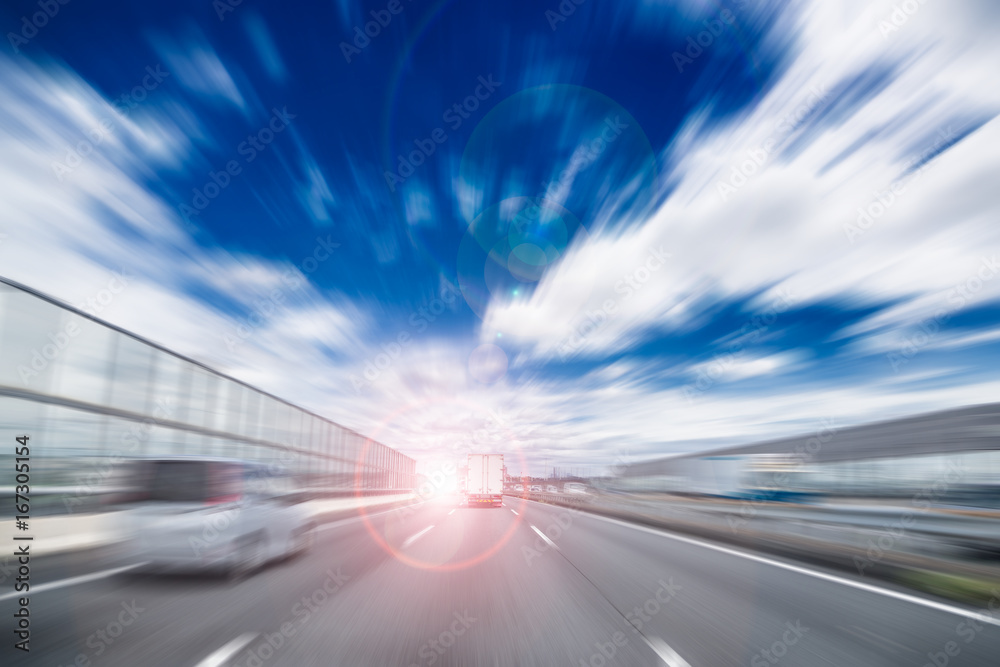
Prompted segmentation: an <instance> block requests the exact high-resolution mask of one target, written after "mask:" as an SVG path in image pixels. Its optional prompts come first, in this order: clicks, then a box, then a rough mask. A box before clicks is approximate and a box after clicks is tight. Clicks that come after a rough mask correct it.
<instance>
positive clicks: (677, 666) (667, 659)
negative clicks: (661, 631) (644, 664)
mask: <svg viewBox="0 0 1000 667" xmlns="http://www.w3.org/2000/svg"><path fill="white" fill-rule="evenodd" d="M639 636H640V637H642V640H643V641H644V642H646V645H647V646H649V648H651V649H653V653H655V654H656V655H657V656H659V658H660V660H662V661H663V662H664V663H666V665H667V667H691V664H690V663H688V661H687V660H685V659H684V658H682V657H681V656H680V654H678V653H677V651H675V650H674V649H672V648H671V647H670V645H669V644H667V642H665V641H663V640H662V639H660V638H659V637H646V636H645V635H643V634H642V633H639Z"/></svg>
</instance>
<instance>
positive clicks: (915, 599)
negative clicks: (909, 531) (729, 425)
mask: <svg viewBox="0 0 1000 667" xmlns="http://www.w3.org/2000/svg"><path fill="white" fill-rule="evenodd" d="M531 502H536V501H534V500H532V501H531ZM538 504H539V505H546V503H538ZM549 507H557V506H555V505H549ZM580 513H581V514H586V515H587V516H590V517H593V518H595V519H600V520H601V521H607V522H608V523H614V524H618V525H619V526H625V527H627V528H634V529H635V530H641V531H643V532H647V533H651V534H653V535H659V536H661V537H667V538H670V539H672V540H677V541H678V542H687V543H688V544H694V545H695V546H699V547H704V548H706V549H712V550H714V551H719V552H721V553H724V554H729V555H730V556H738V557H740V558H746V559H747V560H752V561H756V562H758V563H765V564H767V565H773V566H774V567H779V568H781V569H783V570H789V571H790V572H797V573H798V574H804V575H806V576H809V577H815V578H817V579H823V580H824V581H831V582H833V583H836V584H841V585H843V586H850V587H851V588H857V589H859V590H862V591H868V592H869V593H875V594H877V595H884V596H886V597H890V598H895V599H897V600H903V601H905V602H910V603H912V604H916V605H920V606H923V607H928V608H930V609H936V610H937V611H943V612H946V613H949V614H955V615H956V616H964V617H966V618H972V619H975V620H977V621H981V622H983V623H988V624H990V625H996V626H998V627H1000V618H997V617H994V616H992V615H990V614H983V613H980V612H978V611H973V610H971V609H962V608H961V607H955V606H953V605H950V604H945V603H943V602H936V601H934V600H929V599H927V598H922V597H919V596H916V595H909V594H908V593H900V592H899V591H894V590H891V589H888V588H882V587H881V586H873V585H872V584H866V583H862V582H860V581H855V580H853V579H847V578H845V577H838V576H836V575H833V574H827V573H825V572H817V571H816V570H810V569H808V568H805V567H800V566H798V565H792V564H791V563H782V562H781V561H780V560H773V559H771V558H765V557H764V556H757V555H754V554H751V553H747V552H745V551H740V550H738V549H730V548H729V547H723V546H719V545H718V544H712V543H711V542H702V541H701V540H696V539H692V538H690V537H682V536H680V535H675V534H674V533H671V532H669V531H667V530H666V529H662V528H652V527H650V526H643V525H639V524H634V523H629V522H628V521H622V520H621V519H613V518H611V517H607V516H602V515H600V514H592V513H590V512H584V511H582V510H581V512H580ZM532 527H534V526H532Z"/></svg>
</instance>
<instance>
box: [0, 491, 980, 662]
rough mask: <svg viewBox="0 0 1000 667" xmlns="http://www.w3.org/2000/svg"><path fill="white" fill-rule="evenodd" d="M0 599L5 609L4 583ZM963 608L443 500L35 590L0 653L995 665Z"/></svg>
mask: <svg viewBox="0 0 1000 667" xmlns="http://www.w3.org/2000/svg"><path fill="white" fill-rule="evenodd" d="M376 536H377V538H376ZM380 541H381V542H384V544H380V543H379V542H380ZM80 558H81V559H82V558H83V557H80ZM108 565H109V563H97V562H84V561H83V560H78V561H67V562H64V563H61V564H59V565H58V566H51V565H50V566H49V567H48V570H41V571H40V572H39V574H38V575H36V576H38V577H40V578H41V579H42V580H45V579H49V580H50V581H51V582H59V581H65V579H66V578H68V577H72V576H77V575H80V574H83V573H85V571H90V572H94V571H99V570H101V569H102V567H104V568H106V567H107V566H108ZM34 583H35V585H36V586H37V585H38V584H40V583H42V581H35V582H34ZM4 592H6V591H4ZM996 602H997V605H998V606H997V608H998V609H1000V598H998V599H997V601H996ZM0 605H2V613H3V616H4V618H7V619H10V618H11V616H10V614H11V613H12V612H13V609H14V606H13V600H10V599H5V600H3V601H2V602H0ZM966 613H971V612H966V611H965V610H964V609H963V608H961V607H960V606H958V605H953V604H951V603H945V602H939V601H934V600H932V599H931V598H929V597H923V596H920V595H917V594H912V593H906V592H904V591H901V590H900V591H897V590H895V589H890V588H888V587H887V585H886V584H881V583H877V582H874V581H871V582H868V581H861V580H855V579H851V578H845V577H843V575H839V574H835V573H832V572H825V571H823V570H819V569H816V568H814V567H813V566H807V565H796V564H791V563H790V562H789V561H781V560H778V559H772V558H770V557H761V556H754V555H752V554H746V553H744V552H740V551H738V550H733V549H728V548H725V547H721V546H716V545H710V544H708V543H703V542H700V541H696V540H690V539H688V538H683V537H680V536H672V535H670V534H668V533H665V532H662V531H658V530H654V529H650V528H645V527H641V526H634V525H629V524H626V523H622V522H618V521H615V520H611V519H606V518H602V517H596V516H592V515H588V514H585V513H581V512H576V511H572V510H568V509H564V508H559V507H552V506H548V505H542V504H539V503H534V502H529V501H525V500H521V499H510V498H508V499H507V500H506V503H505V506H504V507H502V508H465V507H456V505H455V503H454V502H453V501H451V500H450V499H441V500H435V501H432V502H427V503H423V504H421V505H418V506H415V507H413V508H409V509H395V510H389V511H384V512H381V513H378V514H373V515H372V516H371V517H370V519H369V520H368V521H364V520H361V519H360V518H349V519H345V520H341V521H338V522H336V523H332V524H327V525H325V526H323V527H322V530H321V531H320V533H319V535H318V537H317V541H316V544H315V546H314V548H313V550H312V551H311V552H310V553H309V554H308V555H306V556H305V557H302V558H299V559H296V560H293V561H289V562H284V563H277V564H274V565H271V566H269V567H267V568H266V569H264V570H263V571H261V572H259V573H257V574H256V575H255V576H252V577H250V578H248V579H245V580H243V581H239V582H227V581H224V580H220V579H215V578H208V577H149V576H135V575H131V574H117V575H113V576H107V577H102V578H98V579H95V580H91V581H84V582H82V583H73V582H69V583H66V584H65V585H63V584H58V583H56V584H55V585H54V586H53V587H52V588H50V589H49V590H42V591H40V592H36V593H35V594H33V595H32V600H31V614H32V643H31V646H32V651H31V653H30V654H28V655H24V654H18V655H15V654H14V653H15V652H13V651H12V650H11V649H10V643H12V642H11V641H10V639H9V637H8V638H7V639H5V640H4V643H5V645H4V647H3V662H4V664H31V665H51V666H52V667H56V666H58V665H64V666H68V665H83V666H87V665H95V666H97V665H101V666H104V665H107V666H118V665H120V666H125V667H136V666H138V665H142V666H155V665H171V666H174V665H178V666H191V667H195V666H198V667H207V666H208V665H215V666H217V667H218V666H221V665H239V666H240V667H255V666H257V667H259V666H262V665H268V666H275V667H277V666H283V667H303V666H307V665H324V666H330V665H332V666H341V665H343V666H350V667H363V666H371V667H395V666H400V667H411V666H414V665H416V666H420V667H423V666H430V665H489V666H497V667H501V666H503V667H507V666H513V665H524V666H529V665H538V666H546V667H547V666H553V665H566V666H567V667H569V666H580V665H591V666H593V667H601V666H603V665H608V666H613V665H643V666H644V665H670V666H672V667H683V666H684V665H690V666H691V667H701V666H728V665H750V666H751V667H758V666H760V665H782V666H788V667H792V666H795V665H810V666H811V665H837V666H843V665H850V666H858V665H886V666H890V665H891V666H897V665H916V666H918V667H919V666H922V665H927V664H931V665H936V667H944V665H958V666H962V665H965V666H970V667H971V666H973V665H996V664H998V656H1000V613H998V614H997V616H996V617H995V618H994V617H993V616H991V615H989V614H985V615H984V616H981V617H980V618H979V620H975V619H972V618H968V617H967V616H965V615H963V614H966ZM4 630H5V632H4V635H5V636H6V635H7V634H8V632H9V631H8V630H7V629H6V628H4ZM9 655H14V660H13V661H8V660H7V656H9Z"/></svg>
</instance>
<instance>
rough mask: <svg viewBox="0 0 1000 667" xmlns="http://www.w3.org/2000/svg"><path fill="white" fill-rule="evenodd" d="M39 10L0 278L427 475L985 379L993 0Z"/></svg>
mask: <svg viewBox="0 0 1000 667" xmlns="http://www.w3.org/2000/svg"><path fill="white" fill-rule="evenodd" d="M42 4H44V3H42ZM39 7H40V5H39V4H38V3H35V2H26V1H13V2H6V3H4V5H3V7H2V8H0V27H2V28H3V32H4V33H5V35H6V37H5V40H4V41H5V43H4V44H3V45H2V47H0V275H3V276H5V277H7V278H11V279H14V280H17V281H19V282H22V283H24V284H27V285H29V286H31V287H33V288H35V289H38V290H40V291H42V292H45V293H47V294H50V295H52V296H54V297H56V298H59V299H61V300H64V301H66V302H68V303H70V304H74V305H78V306H81V307H87V306H86V304H87V303H88V299H91V300H92V299H93V297H94V295H95V294H97V293H99V292H100V291H101V290H102V289H104V288H105V287H106V286H107V284H108V283H109V281H111V280H112V279H114V276H116V275H118V276H123V277H125V279H126V280H127V287H126V289H124V290H122V291H121V292H120V293H119V294H117V295H116V296H115V298H114V300H113V302H112V303H110V304H107V305H99V309H98V310H95V314H97V315H98V316H99V317H100V318H102V319H104V320H106V321H108V322H111V323H114V324H116V325H118V326H121V327H124V328H126V329H128V330H130V331H133V332H135V333H137V334H139V335H141V336H144V337H146V338H149V339H151V340H154V341H156V342H158V343H161V344H163V345H165V346H167V347H169V348H171V349H173V350H175V351H177V352H179V353H181V354H184V355H188V356H190V357H193V358H195V359H198V360H199V361H202V362H204V363H206V364H208V365H209V366H211V367H213V368H215V369H217V370H219V371H221V372H224V373H226V374H229V375H232V376H234V377H237V378H239V379H241V380H244V381H246V382H249V383H251V384H253V385H255V386H258V387H260V388H262V389H264V390H267V391H269V392H272V393H274V394H276V395H278V396H281V397H283V398H286V399H288V400H290V401H292V402H294V403H297V404H299V405H302V406H304V407H307V408H309V409H311V410H314V411H316V412H317V413H319V414H322V415H324V416H328V417H330V418H332V419H334V420H336V421H338V422H340V423H343V424H345V425H347V426H349V427H351V428H354V429H357V430H359V431H361V432H363V433H366V434H369V435H371V436H372V437H374V438H376V439H378V440H380V441H382V442H385V443H386V444H389V445H391V446H393V447H397V448H399V449H401V450H402V451H404V452H405V453H407V454H410V455H412V456H415V457H417V458H418V459H419V460H421V462H422V464H426V465H431V464H432V463H433V462H435V461H441V460H447V459H449V458H454V457H455V455H456V454H457V453H461V452H464V451H466V450H468V449H469V448H473V449H476V448H478V449H479V450H480V451H486V450H489V451H493V450H499V451H506V452H508V455H509V456H510V457H511V458H512V459H515V460H516V465H514V466H513V468H515V469H519V470H520V471H522V472H525V473H529V472H530V473H532V474H541V473H542V471H543V470H546V471H547V470H549V469H551V468H552V467H559V468H561V469H563V470H570V471H586V472H591V473H597V472H600V470H601V469H603V467H605V466H608V465H611V464H615V463H622V462H634V461H640V460H644V459H650V458H655V457H659V456H665V455H670V454H674V453H679V452H690V451H700V450H707V449H711V448H715V447H721V446H730V445H735V444H741V443H750V442H755V441H760V440H764V439H768V438H773V437H780V436H786V435H794V434H799V433H808V432H810V431H816V430H819V429H826V428H829V427H830V426H831V425H833V427H834V428H837V427H842V426H847V425H851V424H858V423H864V422H868V421H873V420H879V419H888V418H892V417H897V416H902V415H908V414H914V413H918V412H923V411H928V410H937V409H945V408H949V407H955V406H962V405H969V404H976V403H986V402H992V401H996V400H997V397H998V395H1000V393H998V390H1000V381H998V379H997V372H996V369H997V362H998V361H1000V264H998V263H997V261H998V255H1000V253H998V250H1000V243H998V242H1000V224H998V223H1000V197H998V195H997V182H998V176H1000V152H998V150H997V147H998V139H1000V122H998V121H997V118H996V115H997V112H998V111H1000V86H997V85H996V71H997V67H998V65H1000V44H998V43H997V40H996V39H995V35H996V34H998V32H1000V5H998V4H997V3H995V2H992V1H991V0H963V1H959V2H947V3H946V2H944V1H943V0H924V1H923V2H920V1H918V0H907V2H903V3H899V2H880V1H876V2H855V1H853V0H845V1H843V2H838V3H830V2H818V1H806V0H803V1H799V2H780V3H775V2H753V1H752V0H735V1H732V2H730V1H723V2H710V1H706V0H676V1H671V2H667V1H652V0H649V1H646V2H615V3H599V2H596V0H582V1H581V2H579V3H577V2H574V1H571V0H564V1H563V2H562V3H559V2H556V1H555V0H549V1H546V0H542V1H541V2H538V1H536V2H516V1H514V2H507V3H480V2H472V1H471V0H453V1H443V2H430V1H426V2H425V1H422V0H391V1H388V0H387V1H384V2H383V1H382V0H377V1H376V2H365V3H357V2H352V1H349V0H334V1H332V2H296V3H287V4H278V3H264V2H259V1H256V2H255V1H254V0H243V1H242V2H239V3H238V4H232V3H231V2H229V1H228V0H215V1H214V2H208V1H207V0H201V1H198V2H191V1H188V2H185V1H179V2H174V3H164V5H163V6H146V5H145V4H136V3H126V2H103V1H102V2H80V1H79V0H77V1H75V2H72V1H71V2H67V3H66V4H58V7H57V10H53V9H52V8H50V10H49V11H50V14H52V15H51V16H47V15H40V14H38V12H40V11H42V9H40V8H39ZM53 7H55V5H53ZM53 12H54V13H53ZM508 467H509V468H511V467H512V466H510V465H508Z"/></svg>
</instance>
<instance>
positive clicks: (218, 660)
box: [195, 632, 260, 667]
mask: <svg viewBox="0 0 1000 667" xmlns="http://www.w3.org/2000/svg"><path fill="white" fill-rule="evenodd" d="M259 636H260V633H259V632H246V633H244V634H242V635H240V636H239V637H237V638H236V639H234V640H232V641H231V642H229V643H228V644H226V645H225V646H221V647H219V648H218V649H216V650H215V651H213V652H212V653H210V654H209V655H208V656H207V657H206V658H205V659H204V660H202V661H201V662H199V663H198V664H197V665H195V667H219V665H222V664H225V662H226V661H227V660H229V658H231V657H233V656H234V655H236V654H237V653H239V652H240V651H241V650H242V649H243V647H244V646H246V645H247V644H249V643H250V642H252V641H253V640H254V639H256V638H257V637H259Z"/></svg>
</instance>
